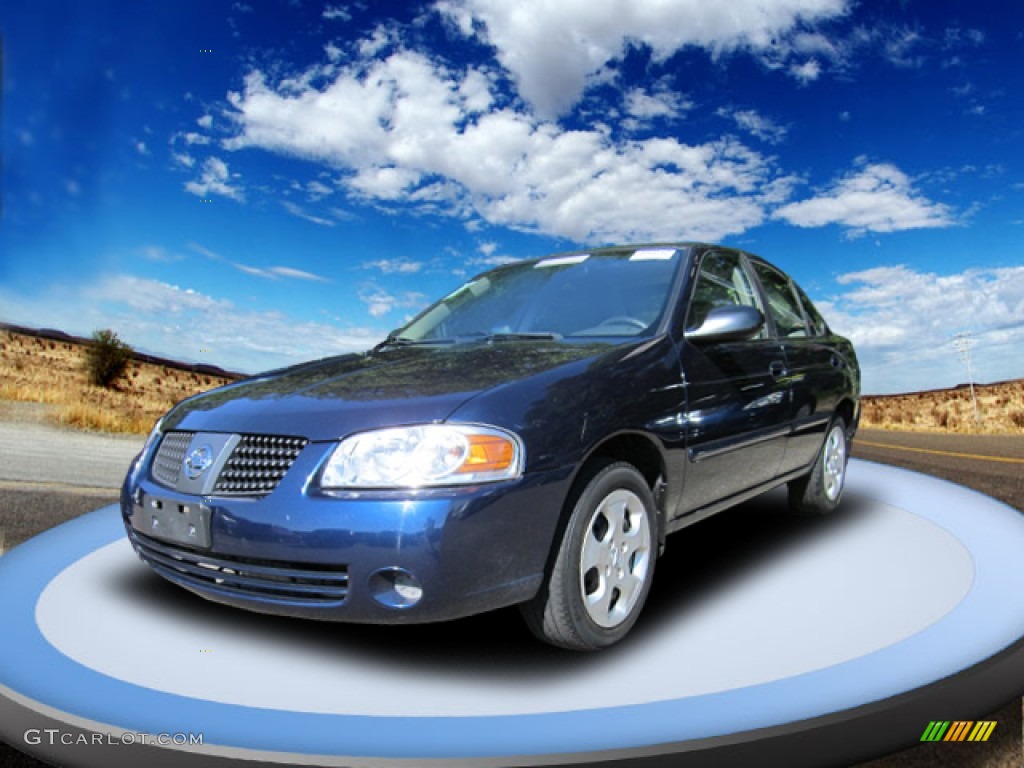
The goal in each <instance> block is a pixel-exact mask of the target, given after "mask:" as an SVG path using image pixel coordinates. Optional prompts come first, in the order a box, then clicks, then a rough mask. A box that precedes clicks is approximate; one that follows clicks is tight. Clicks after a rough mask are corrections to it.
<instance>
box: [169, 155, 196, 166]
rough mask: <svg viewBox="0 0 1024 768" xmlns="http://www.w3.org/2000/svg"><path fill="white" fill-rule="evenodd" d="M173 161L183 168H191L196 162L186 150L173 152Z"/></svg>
mask: <svg viewBox="0 0 1024 768" xmlns="http://www.w3.org/2000/svg"><path fill="white" fill-rule="evenodd" d="M173 158H174V162H176V163H177V164H178V165H180V166H182V167H184V168H192V167H193V166H194V165H195V164H196V159H195V158H194V157H192V155H190V154H188V153H187V152H181V153H177V152H176V153H174V155H173Z"/></svg>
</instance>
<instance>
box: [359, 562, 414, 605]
mask: <svg viewBox="0 0 1024 768" xmlns="http://www.w3.org/2000/svg"><path fill="white" fill-rule="evenodd" d="M370 595H372V596H373V599H374V600H376V601H377V602H378V603H380V604H381V605H385V606H387V607H388V608H411V607H412V606H414V605H416V603H418V602H419V601H420V599H421V598H422V597H423V587H422V585H421V584H420V582H419V580H418V579H417V578H416V577H415V576H413V575H412V574H411V573H409V572H408V571H406V570H403V569H402V568H382V569H381V570H379V571H375V572H374V573H373V574H372V575H371V576H370Z"/></svg>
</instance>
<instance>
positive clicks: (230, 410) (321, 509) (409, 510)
mask: <svg viewBox="0 0 1024 768" xmlns="http://www.w3.org/2000/svg"><path fill="white" fill-rule="evenodd" d="M859 392H860V373H859V369H858V365H857V359H856V356H855V354H854V350H853V347H852V346H851V344H850V342H849V341H847V340H846V339H844V338H843V337H841V336H838V335H836V334H835V333H833V332H832V331H831V330H830V328H829V327H828V325H827V323H826V322H825V320H824V319H823V318H822V317H821V315H820V314H819V313H818V311H817V310H816V309H815V307H814V305H813V304H812V303H811V301H810V300H809V299H808V298H807V296H806V294H804V292H803V291H802V290H800V288H799V287H798V286H797V285H796V284H795V283H794V282H793V281H792V280H790V279H789V278H788V277H787V276H786V275H785V274H783V273H782V272H780V271H779V270H778V269H776V268H775V267H773V266H771V265H770V264H768V263H767V262H765V261H763V260H762V259H759V258H757V257H755V256H752V255H750V254H747V253H743V252H740V251H736V250H732V249H728V248H722V247H718V246H709V245H700V244H667V245H645V246H629V247H615V248H604V249H598V250H592V251H582V252H577V253H568V254H558V255H555V256H550V257H547V258H543V259H537V260H532V261H523V262H517V263H515V264H511V265H508V266H505V267H501V268H499V269H496V270H493V271H491V272H488V273H486V274H483V275H480V276H478V277H475V278H473V279H472V280H470V281H469V282H468V283H466V284H465V285H463V286H461V287H460V288H458V289H457V290H455V291H454V292H452V293H451V294H449V295H448V296H446V297H445V298H444V299H442V300H441V301H439V302H437V303H436V304H434V305H433V306H431V307H430V308H428V309H427V310H425V311H424V312H423V313H421V314H420V315H419V316H418V317H416V318H415V319H414V320H413V321H412V322H410V323H409V324H408V325H406V326H405V327H404V328H401V329H399V330H397V331H395V332H394V333H392V334H391V335H390V336H388V338H387V339H386V340H385V341H384V342H383V343H381V344H380V345H378V346H377V347H375V348H374V349H373V350H371V351H369V352H367V353H364V354H354V355H346V356H342V357H334V358H327V359H324V360H319V361H316V362H311V363H306V364H303V365H299V366H296V367H293V368H288V369H285V370H280V371H274V372H271V373H267V374H264V375H262V376H257V377H255V378H251V379H247V380H244V381H240V382H238V383H235V384H232V385H229V386H226V387H222V388H220V389H216V390H213V391H211V392H207V393H204V394H202V395H198V396H196V397H192V398H189V399H188V400H185V401H183V402H181V403H179V404H178V405H177V406H176V407H174V408H173V409H172V410H171V411H170V412H169V413H168V414H167V415H166V416H164V418H162V419H161V420H160V422H159V423H158V424H157V425H156V427H155V428H154V430H153V432H152V434H151V435H150V438H149V440H148V441H147V443H146V447H145V449H144V450H143V452H142V453H141V454H140V456H139V457H138V459H137V460H136V461H135V463H134V464H133V466H132V468H131V470H130V472H129V474H128V477H127V478H126V480H125V484H124V488H123V493H122V502H121V504H122V512H123V516H124V521H125V526H126V529H127V532H128V536H129V538H130V540H131V542H132V545H133V546H134V547H135V550H136V551H137V552H138V554H139V556H140V557H141V558H142V559H143V560H144V561H145V562H146V563H148V564H149V565H150V566H151V567H152V568H153V569H154V570H155V571H156V572H157V573H159V574H160V575H161V576H163V577H165V578H167V579H169V580H171V581H173V582H175V583H177V584H180V585H181V586H183V587H186V588H187V589H190V590H192V591H194V592H197V593H199V594H200V595H202V596H203V597H206V598H209V599H212V600H216V601H219V602H222V603H227V604H230V605H234V606H238V607H242V608H248V609H252V610H256V611H264V612H268V613H278V614H286V615H290V616H298V617H307V618H313V619H327V620H337V621H352V622H375V623H400V622H426V621H439V620H445V619H452V618H456V617H460V616H466V615H469V614H473V613H477V612H480V611H486V610H491V609H494V608H498V607H501V606H506V605H513V604H518V605H520V607H521V610H522V613H523V616H524V617H525V619H526V621H527V623H528V624H529V626H530V628H531V629H532V630H533V632H534V633H535V634H536V635H537V636H538V637H540V638H541V639H543V640H545V641H547V642H550V643H554V644H556V645H560V646H563V647H567V648H574V649H596V648H600V647H604V646H607V645H610V644H612V643H614V642H616V641H618V640H619V639H621V638H622V637H623V636H624V635H625V634H626V633H627V632H628V631H629V629H630V628H631V627H632V626H633V624H634V623H635V622H636V620H637V616H638V615H639V613H640V610H641V608H642V606H643V603H644V600H645V598H646V596H647V593H648V591H649V589H650V586H651V580H652V578H653V575H654V568H655V563H656V561H657V558H658V555H659V553H660V552H661V551H662V550H663V548H664V546H665V537H666V536H667V535H668V534H669V533H672V532H674V531H677V530H679V529H681V528H684V527H686V526H688V525H690V524H691V523H694V522H697V521H699V520H701V519H703V518H706V517H708V516H709V515H711V514H714V513H716V512H718V511H720V510H723V509H725V508H727V507H729V506H732V505H734V504H736V503H738V502H740V501H743V500H745V499H748V498H750V497H751V496H753V495H755V494H759V493H762V492H764V491H766V490H768V489H771V488H773V487H775V486H778V485H781V484H784V483H785V484H788V488H789V498H790V505H791V506H792V507H793V509H794V510H796V511H798V512H803V513H811V514H820V513H826V512H829V511H831V510H832V509H834V508H835V507H836V506H837V505H838V503H839V501H840V498H841V494H842V490H843V481H844V477H845V473H846V461H847V455H848V448H849V443H850V440H851V439H852V438H853V435H854V432H855V431H856V427H857V422H858V417H859V413H860V407H859Z"/></svg>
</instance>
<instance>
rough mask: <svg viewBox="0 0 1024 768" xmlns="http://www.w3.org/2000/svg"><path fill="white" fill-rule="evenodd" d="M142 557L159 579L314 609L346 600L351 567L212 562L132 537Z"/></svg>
mask: <svg viewBox="0 0 1024 768" xmlns="http://www.w3.org/2000/svg"><path fill="white" fill-rule="evenodd" d="M131 534H132V536H131V538H132V543H133V544H134V545H135V550H136V552H138V553H139V556H140V557H142V559H143V560H144V561H145V562H146V563H147V564H148V565H149V566H150V567H151V568H152V569H153V570H154V571H156V572H157V573H159V574H160V575H161V576H164V577H165V578H170V579H171V580H172V581H179V582H183V583H185V584H187V585H191V586H194V587H196V588H200V589H201V588H203V587H210V588H213V589H217V590H221V591H224V592H231V593H234V594H237V595H241V596H248V597H268V598H276V599H278V600H288V601H290V602H295V601H300V602H306V603H309V604H313V605H326V604H335V605H336V604H339V603H342V602H344V600H345V598H346V597H347V596H348V566H346V565H319V564H315V563H289V562H282V561H278V560H258V559H253V558H245V557H233V556H230V555H218V556H217V557H213V556H211V555H207V554H205V553H203V552H199V551H196V550H192V549H187V548H184V547H176V546H173V545H170V544H166V543H164V542H159V541H156V540H154V539H151V538H150V537H148V536H144V535H143V534H141V533H139V532H138V531H132V532H131Z"/></svg>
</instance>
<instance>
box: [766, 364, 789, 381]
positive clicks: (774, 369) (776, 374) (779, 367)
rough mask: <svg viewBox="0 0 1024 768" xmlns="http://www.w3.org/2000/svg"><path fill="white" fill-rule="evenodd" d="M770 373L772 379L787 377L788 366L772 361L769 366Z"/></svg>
mask: <svg viewBox="0 0 1024 768" xmlns="http://www.w3.org/2000/svg"><path fill="white" fill-rule="evenodd" d="M768 373H770V374H771V375H772V378H775V379H778V378H780V377H781V376H785V375H786V364H785V363H784V362H782V361H781V360H772V361H771V362H770V363H769V364H768Z"/></svg>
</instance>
